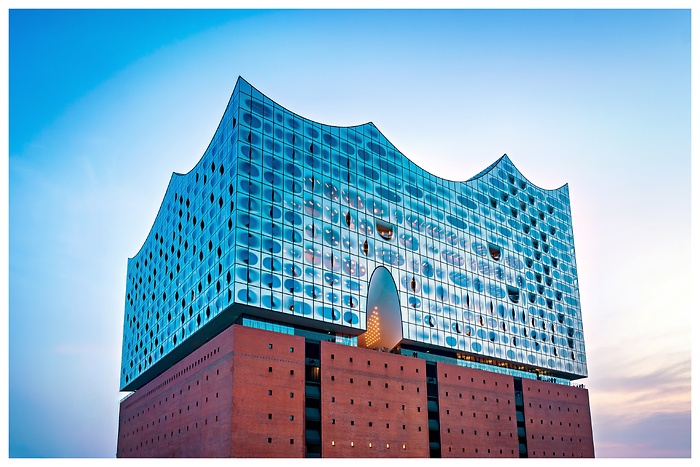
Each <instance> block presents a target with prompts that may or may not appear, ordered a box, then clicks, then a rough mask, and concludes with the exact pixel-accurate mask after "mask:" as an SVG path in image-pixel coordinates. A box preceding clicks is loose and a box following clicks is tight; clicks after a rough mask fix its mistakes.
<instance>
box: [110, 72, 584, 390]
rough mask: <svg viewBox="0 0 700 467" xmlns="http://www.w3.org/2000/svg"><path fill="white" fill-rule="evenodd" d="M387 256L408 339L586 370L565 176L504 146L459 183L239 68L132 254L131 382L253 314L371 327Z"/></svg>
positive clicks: (552, 369)
mask: <svg viewBox="0 0 700 467" xmlns="http://www.w3.org/2000/svg"><path fill="white" fill-rule="evenodd" d="M380 267H383V268H385V269H386V270H387V271H389V272H390V274H391V277H392V278H393V281H394V284H395V287H396V291H397V292H396V294H397V296H398V303H399V309H400V328H401V336H402V340H401V342H402V344H403V345H409V344H410V345H411V346H419V347H420V346H423V347H425V349H428V350H430V349H433V351H434V352H440V351H442V350H444V351H445V352H452V353H454V354H455V355H457V356H459V357H460V358H466V359H475V360H477V361H479V362H482V363H483V362H487V363H488V364H493V365H500V366H508V367H509V368H513V369H518V370H524V371H531V372H537V373H539V374H544V375H549V376H554V377H557V378H562V379H564V380H573V379H577V378H582V377H585V376H587V367H586V357H585V347H584V339H583V327H582V322H581V307H580V301H579V290H578V281H577V271H576V258H575V252H574V239H573V231H572V226H571V210H570V202H569V193H568V186H567V185H564V186H562V187H561V188H558V189H556V190H545V189H542V188H539V187H537V186H536V185H534V184H532V183H531V182H529V181H528V180H527V179H526V178H525V177H524V176H523V175H522V174H521V173H520V172H519V171H518V170H517V169H516V168H515V166H514V165H513V164H512V162H511V161H510V159H509V158H508V157H507V156H506V155H504V156H502V157H501V158H499V159H498V160H497V161H496V162H494V163H493V164H492V165H490V166H489V167H487V168H486V169H485V170H483V171H482V172H481V173H479V174H477V175H476V176H474V177H472V178H470V179H469V180H467V181H463V182H457V181H450V180H445V179H442V178H440V177H437V176H435V175H432V174H430V173H428V172H426V171H425V170H423V169H421V168H420V167H418V166H416V165H415V164H414V163H412V162H411V161H410V160H409V159H408V158H406V156H404V155H403V154H402V153H400V152H399V150H398V149H397V148H396V147H394V146H393V144H391V143H390V142H389V141H388V140H387V139H386V138H385V137H384V136H383V135H382V134H381V133H380V132H379V130H378V129H377V128H376V127H375V126H374V124H372V123H367V124H364V125H359V126H354V127H335V126H330V125H324V124H320V123H316V122H313V121H311V120H308V119H305V118H303V117H301V116H299V115H296V114H294V113H292V112H290V111H288V110H287V109H285V108H283V107H281V106H280V105H278V104H277V103H275V102H273V101H271V100H270V99H269V98H267V97H266V96H264V95H263V94H261V93H260V92H259V91H257V90H256V89H255V88H253V87H252V86H251V85H250V84H248V83H247V82H246V81H245V80H243V79H242V78H239V79H238V81H237V83H236V86H235V89H234V91H233V94H232V96H231V99H230V101H229V104H228V106H227V108H226V110H225V112H224V116H223V118H222V120H221V122H220V124H219V127H218V129H217V131H216V134H215V135H214V137H213V139H212V141H211V143H210V145H209V147H208V148H207V150H206V152H205V153H204V155H203V157H202V158H201V160H200V161H199V162H198V163H197V165H196V166H195V167H194V168H193V169H192V170H191V171H190V172H189V173H187V174H174V175H173V176H172V179H171V181H170V184H169V186H168V188H167V191H166V194H165V197H164V200H163V203H162V205H161V208H160V211H159V212H158V215H157V217H156V220H155V222H154V224H153V227H152V228H151V231H150V233H149V235H148V237H147V239H146V241H145V243H144V245H143V246H142V248H141V250H140V251H139V252H138V253H137V254H136V256H135V257H133V258H131V259H130V260H129V263H128V271H127V287H126V304H125V320H124V337H123V348H122V368H121V380H120V385H121V388H122V390H132V389H138V388H139V387H141V386H142V385H143V384H145V383H146V382H147V380H148V379H150V376H149V375H154V374H157V373H159V372H161V371H163V370H164V369H165V367H166V366H167V365H168V364H169V363H168V362H169V360H168V358H169V356H170V358H171V361H170V363H172V359H173V358H175V356H176V355H177V350H178V348H179V349H181V350H182V349H186V348H187V347H188V346H192V345H195V344H196V343H197V342H203V341H205V340H206V339H207V338H210V337H211V336H212V335H213V334H212V333H215V332H218V330H220V329H222V327H221V326H222V324H221V323H230V322H232V320H233V319H234V318H235V316H238V315H241V314H247V315H259V316H262V317H264V318H265V319H268V320H274V321H278V322H280V323H295V324H303V325H304V326H305V327H307V328H318V329H320V330H328V331H333V332H337V333H342V334H343V335H348V336H350V335H360V334H362V333H364V332H365V331H366V330H367V327H368V323H369V324H370V325H371V323H372V320H373V319H374V320H376V319H377V318H376V317H373V316H372V310H368V303H367V296H368V291H369V288H370V283H371V278H372V276H373V273H374V272H375V271H376V270H377V268H380ZM223 317H226V319H222V318H223ZM368 334H369V333H368Z"/></svg>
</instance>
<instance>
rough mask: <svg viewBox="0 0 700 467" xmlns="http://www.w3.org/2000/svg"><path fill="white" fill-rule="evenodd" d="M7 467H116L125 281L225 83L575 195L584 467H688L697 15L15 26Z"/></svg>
mask: <svg viewBox="0 0 700 467" xmlns="http://www.w3.org/2000/svg"><path fill="white" fill-rule="evenodd" d="M9 20H10V21H9V110H10V113H9V123H10V126H9V216H10V223H9V292H10V293H9V342H10V344H9V454H10V455H11V456H15V457H113V456H114V455H115V452H116V436H117V415H118V401H119V399H120V398H121V397H122V396H123V394H120V393H119V392H118V388H119V364H120V362H119V360H120V349H121V333H122V320H123V308H124V305H123V304H124V289H125V277H126V260H127V258H128V257H130V256H133V255H134V254H135V253H136V252H137V251H138V249H139V248H140V246H141V244H142V242H143V240H144V239H145V237H146V235H147V233H148V231H149V229H150V227H151V225H152V223H153V220H154V219H155V215H156V212H157V210H158V207H159V205H160V202H161V200H162V197H163V194H164V193H165V188H166V186H167V183H168V180H169V178H170V175H171V173H172V172H187V171H188V170H189V169H190V168H191V167H192V166H193V165H194V164H195V163H196V162H197V160H198V159H199V158H200V157H201V155H202V154H203V152H204V150H205V149H206V147H207V145H208V143H209V140H210V138H211V136H212V135H213V134H214V131H215V129H216V126H217V124H218V122H219V119H220V118H221V115H222V112H223V110H224V108H225V106H226V103H227V101H228V98H229V96H230V93H231V91H232V90H233V86H234V84H235V81H236V78H237V77H238V76H239V75H241V76H243V77H245V78H246V79H247V80H248V81H249V82H250V83H251V84H253V85H254V86H256V87H257V88H258V89H260V90H261V91H262V92H263V93H265V94H267V95H268V96H269V97H270V98H272V99H274V100H275V101H277V102H279V103H280V104H281V105H283V106H285V107H287V108H289V109H290V110H292V111H294V112H297V113H299V114H301V115H304V116H306V117H308V118H311V119H314V120H317V121H320V122H323V123H327V124H334V125H354V124H360V123H364V122H367V121H373V122H374V123H375V124H376V125H377V127H378V128H379V129H380V130H381V131H382V132H383V133H384V134H385V135H386V136H387V138H388V139H389V140H390V141H391V142H392V143H394V144H395V145H396V146H397V147H398V148H399V149H400V150H401V151H402V152H403V153H404V154H405V155H407V156H408V157H409V158H410V159H412V160H413V161H414V162H416V163H417V164H419V165H421V166H422V167H424V168H426V169H427V170H430V171H431V172H433V173H435V174H437V175H440V176H443V177H446V178H450V179H459V180H464V179H467V178H469V177H471V176H472V175H474V174H476V173H477V172H479V171H481V170H482V169H483V168H485V167H486V166H488V165H489V164H491V163H492V162H493V161H494V160H496V159H497V158H498V157H499V156H501V155H502V154H503V153H507V154H508V155H509V157H510V158H511V160H512V161H513V162H514V164H515V165H516V166H517V167H518V168H519V169H520V170H521V171H522V172H523V173H524V174H525V175H526V176H527V177H528V178H529V179H530V180H531V181H533V182H534V183H536V184H538V185H539V186H542V187H544V188H555V187H558V186H561V185H562V184H564V183H567V182H568V183H569V189H570V193H571V199H572V213H573V218H574V231H575V242H576V248H577V261H578V266H579V283H580V290H581V301H582V310H583V321H584V333H585V339H586V346H587V354H588V362H589V375H590V377H589V378H588V379H586V380H584V381H583V383H584V384H585V385H586V386H587V387H588V389H589V391H590V398H591V408H592V413H593V416H592V418H593V430H594V438H595V445H596V454H597V455H598V456H601V457H618V456H626V457H638V456H643V457H656V456H673V457H678V456H681V457H683V456H689V455H690V423H691V422H690V347H691V346H690V342H691V332H690V326H689V323H690V320H691V313H690V312H691V303H690V293H689V291H690V288H691V282H690V257H689V255H687V254H686V252H688V251H690V246H691V240H690V186H691V180H690V168H691V167H690V160H691V156H690V135H691V133H690V131H691V127H690V115H691V107H690V89H691V82H690V63H691V62H690V58H691V57H690V48H691V40H690V37H691V31H690V12H689V10H555V11H550V10H521V11H510V10H464V11H431V10H428V11H362V10H359V11H313V10H312V11H295V10H285V11H275V10H268V11H245V10H244V11H218V10H207V11H150V10H139V11H131V10H122V11H113V10H100V11H79V10H66V11H42V10H25V11H18V10H15V11H10V14H9Z"/></svg>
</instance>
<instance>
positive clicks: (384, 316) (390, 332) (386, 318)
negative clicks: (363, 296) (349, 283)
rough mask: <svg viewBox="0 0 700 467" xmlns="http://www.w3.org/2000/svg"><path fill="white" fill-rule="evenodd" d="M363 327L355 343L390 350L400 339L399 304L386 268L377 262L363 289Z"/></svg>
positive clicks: (396, 291) (395, 290) (360, 345)
mask: <svg viewBox="0 0 700 467" xmlns="http://www.w3.org/2000/svg"><path fill="white" fill-rule="evenodd" d="M366 310H367V330H366V331H365V332H364V333H363V334H361V335H360V336H359V337H358V339H357V345H358V347H366V348H369V349H376V350H384V351H390V350H392V349H393V348H394V347H396V345H397V344H399V343H400V342H401V339H402V337H403V333H402V325H401V304H400V303H399V292H398V290H397V288H396V283H395V282H394V278H393V277H392V275H391V273H390V272H389V270H388V269H387V268H385V267H383V266H379V267H378V268H377V269H375V270H374V273H372V278H371V279H370V281H369V290H368V292H367V308H366Z"/></svg>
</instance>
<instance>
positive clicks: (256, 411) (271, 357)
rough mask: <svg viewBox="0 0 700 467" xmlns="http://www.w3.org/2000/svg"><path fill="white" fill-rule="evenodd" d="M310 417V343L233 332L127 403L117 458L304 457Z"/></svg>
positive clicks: (254, 332)
mask: <svg viewBox="0 0 700 467" xmlns="http://www.w3.org/2000/svg"><path fill="white" fill-rule="evenodd" d="M270 343H272V344H273V348H272V349H270V348H268V347H269V346H268V344H270ZM290 347H294V352H290ZM270 367H271V368H272V372H270V371H269V368H270ZM290 370H294V374H293V375H292V374H290ZM268 390H272V391H273V394H272V395H271V396H270V395H268ZM292 392H293V393H294V397H293V398H292V397H290V393H292ZM303 413H304V339H303V338H301V337H295V336H288V335H284V334H279V333H272V332H269V331H262V330H259V329H252V328H246V327H242V326H232V327H230V328H228V329H226V330H225V331H223V332H222V333H221V334H219V335H218V336H216V337H215V338H214V339H212V340H211V341H209V342H207V343H206V344H204V345H203V346H202V347H200V348H199V349H197V350H196V351H194V352H193V353H192V354H190V355H189V356H187V357H186V358H184V359H183V360H181V361H180V362H178V363H177V364H175V365H174V366H173V367H172V368H171V369H170V370H168V371H166V372H165V373H163V374H162V375H160V376H158V377H157V378H155V379H154V380H153V381H151V382H150V383H148V384H147V385H146V386H144V387H143V388H142V389H140V390H139V391H137V392H135V393H134V394H133V395H132V396H131V397H129V398H127V399H126V400H124V401H123V402H122V403H121V405H120V413H119V440H118V442H117V456H118V457H303V452H304V438H303V436H304V417H303ZM268 414H272V419H269V418H268ZM292 415H293V416H294V420H293V421H292V420H290V416H292ZM282 422H284V423H282ZM268 438H270V441H271V442H268ZM292 439H293V440H294V441H293V444H291V443H290V440H292Z"/></svg>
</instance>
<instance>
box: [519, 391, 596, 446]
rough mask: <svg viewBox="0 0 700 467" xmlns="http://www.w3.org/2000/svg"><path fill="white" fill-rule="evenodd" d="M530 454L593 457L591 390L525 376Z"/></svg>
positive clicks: (525, 401) (526, 422)
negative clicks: (528, 378)
mask: <svg viewBox="0 0 700 467" xmlns="http://www.w3.org/2000/svg"><path fill="white" fill-rule="evenodd" d="M523 403H524V405H525V410H524V414H525V426H526V428H525V429H526V432H527V450H528V457H560V458H562V457H594V450H593V429H592V427H591V412H590V405H589V401H588V390H586V389H584V388H577V387H572V386H562V385H559V384H553V383H547V382H544V381H534V380H527V379H523Z"/></svg>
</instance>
